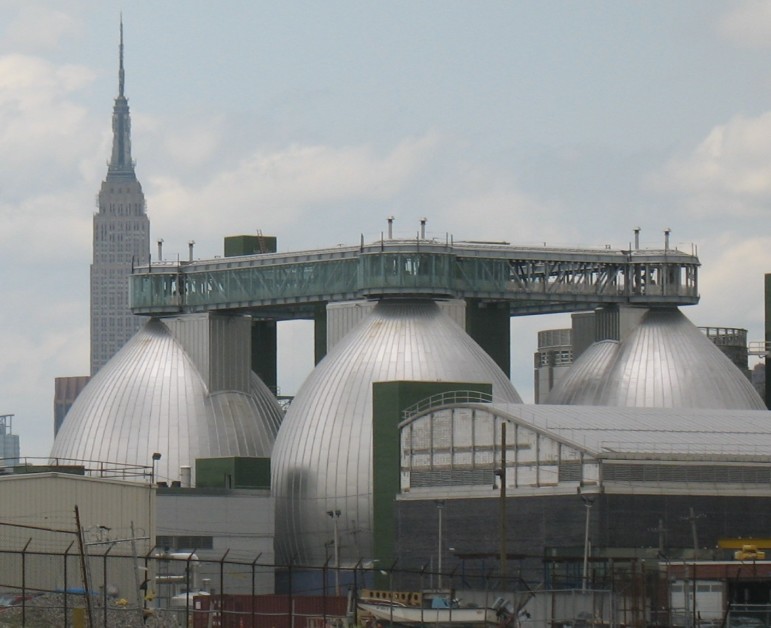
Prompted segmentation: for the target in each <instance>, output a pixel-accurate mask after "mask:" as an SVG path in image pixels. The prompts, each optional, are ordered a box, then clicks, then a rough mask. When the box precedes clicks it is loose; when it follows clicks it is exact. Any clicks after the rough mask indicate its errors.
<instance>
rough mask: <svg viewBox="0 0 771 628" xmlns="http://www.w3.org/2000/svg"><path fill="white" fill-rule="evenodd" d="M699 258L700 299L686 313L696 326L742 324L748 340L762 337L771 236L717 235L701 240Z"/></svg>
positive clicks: (769, 267)
mask: <svg viewBox="0 0 771 628" xmlns="http://www.w3.org/2000/svg"><path fill="white" fill-rule="evenodd" d="M699 257H700V260H701V263H702V269H701V271H700V273H699V292H700V294H701V302H700V303H699V305H697V306H695V307H694V308H686V309H685V310H684V312H685V313H686V315H687V316H688V317H689V318H691V320H692V321H693V322H694V323H696V324H697V325H715V326H718V327H721V326H722V327H741V328H745V329H747V330H748V331H749V340H750V341H752V340H763V335H764V299H763V293H764V286H763V282H764V273H766V272H768V271H769V269H771V235H751V236H747V235H743V234H739V233H735V232H725V233H722V234H716V235H714V236H712V237H710V238H707V239H706V240H705V241H704V242H702V244H701V246H700V248H699ZM737 304H741V305H740V306H738V307H737Z"/></svg>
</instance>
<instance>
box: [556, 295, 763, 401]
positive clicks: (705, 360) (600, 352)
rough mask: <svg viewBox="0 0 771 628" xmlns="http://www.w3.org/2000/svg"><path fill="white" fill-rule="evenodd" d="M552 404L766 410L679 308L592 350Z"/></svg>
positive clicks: (654, 314)
mask: <svg viewBox="0 0 771 628" xmlns="http://www.w3.org/2000/svg"><path fill="white" fill-rule="evenodd" d="M547 403H549V404H559V405H563V404H566V405H598V406H624V407H637V408H643V407H648V408H705V409H716V410H717V409H734V410H765V404H764V403H763V401H762V399H761V398H760V397H759V395H758V393H757V392H756V391H755V389H754V388H753V386H752V384H751V383H750V382H749V380H748V379H747V378H746V377H745V376H744V375H743V374H742V372H741V371H740V370H739V369H738V368H737V367H736V366H735V365H734V364H733V362H731V360H729V359H728V358H727V357H726V356H725V355H723V353H722V352H721V351H720V349H718V348H717V347H716V346H715V345H714V344H713V343H712V342H711V341H710V340H709V339H708V338H707V337H706V336H705V335H704V334H703V333H702V332H701V331H700V330H699V329H698V328H697V327H696V326H695V325H694V324H693V323H691V322H690V321H689V320H688V319H687V318H686V317H685V316H684V315H683V314H682V312H680V311H679V310H678V309H676V308H673V309H654V310H650V311H649V312H648V313H647V314H646V315H645V316H644V317H643V319H642V321H641V322H640V324H639V325H638V326H637V328H636V329H635V330H634V331H633V332H632V333H631V334H630V335H629V337H628V338H627V339H626V340H624V341H623V342H621V343H620V344H619V343H615V342H607V341H606V342H600V343H595V344H594V345H592V347H590V349H588V350H587V351H585V352H584V354H583V355H581V357H580V358H579V359H578V360H576V363H575V364H574V365H573V367H572V368H571V370H570V372H569V373H568V374H567V375H566V376H565V377H564V378H563V380H562V381H561V382H560V383H559V384H558V385H557V386H556V387H555V388H554V390H553V391H552V392H551V394H550V395H549V398H548V401H547Z"/></svg>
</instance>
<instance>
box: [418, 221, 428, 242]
mask: <svg viewBox="0 0 771 628" xmlns="http://www.w3.org/2000/svg"><path fill="white" fill-rule="evenodd" d="M426 222H428V218H426V217H425V216H424V217H423V218H421V219H420V239H421V240H425V239H426Z"/></svg>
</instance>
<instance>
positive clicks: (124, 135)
mask: <svg viewBox="0 0 771 628" xmlns="http://www.w3.org/2000/svg"><path fill="white" fill-rule="evenodd" d="M118 57H119V62H118V97H117V98H116V99H115V106H114V107H113V111H112V156H111V157H110V165H109V168H108V170H107V177H108V178H110V177H111V176H127V175H128V176H132V177H133V176H135V175H134V162H133V161H132V159H131V118H130V116H129V106H128V100H126V95H125V92H124V88H125V78H126V77H125V72H124V70H123V15H121V18H120V46H119V47H118Z"/></svg>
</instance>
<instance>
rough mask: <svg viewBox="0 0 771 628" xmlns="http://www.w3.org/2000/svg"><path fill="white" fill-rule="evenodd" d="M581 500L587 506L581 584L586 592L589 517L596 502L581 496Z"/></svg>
mask: <svg viewBox="0 0 771 628" xmlns="http://www.w3.org/2000/svg"><path fill="white" fill-rule="evenodd" d="M581 499H582V500H583V502H584V506H586V523H585V525H584V573H583V578H582V583H581V591H583V592H586V585H587V580H588V578H589V515H590V513H591V511H592V504H593V503H594V500H593V499H592V498H591V497H587V496H586V495H583V494H582V495H581Z"/></svg>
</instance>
